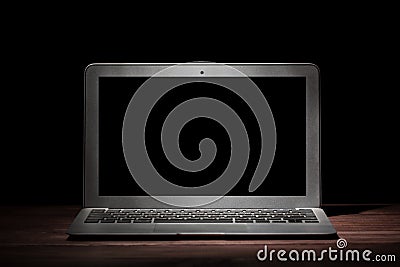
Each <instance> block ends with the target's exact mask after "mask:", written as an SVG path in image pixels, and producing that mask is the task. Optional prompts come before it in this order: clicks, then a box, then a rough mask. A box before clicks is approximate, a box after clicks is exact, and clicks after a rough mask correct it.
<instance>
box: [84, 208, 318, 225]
mask: <svg viewBox="0 0 400 267" xmlns="http://www.w3.org/2000/svg"><path fill="white" fill-rule="evenodd" d="M318 222H319V221H318V218H317V217H316V216H315V214H314V212H313V210H312V209H92V210H91V212H90V213H89V215H88V216H87V218H86V220H85V223H318Z"/></svg>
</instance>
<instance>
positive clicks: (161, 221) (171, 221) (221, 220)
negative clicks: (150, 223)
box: [154, 219, 232, 223]
mask: <svg viewBox="0 0 400 267" xmlns="http://www.w3.org/2000/svg"><path fill="white" fill-rule="evenodd" d="M154 223H232V220H225V219H219V220H207V219H203V220H190V219H189V220H174V219H170V220H164V219H162V220H159V219H154Z"/></svg>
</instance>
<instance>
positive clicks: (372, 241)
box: [0, 205, 400, 267]
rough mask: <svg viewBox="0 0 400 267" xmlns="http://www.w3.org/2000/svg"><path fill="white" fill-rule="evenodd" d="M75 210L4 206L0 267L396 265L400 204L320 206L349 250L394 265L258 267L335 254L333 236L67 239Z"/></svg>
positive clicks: (399, 256)
mask: <svg viewBox="0 0 400 267" xmlns="http://www.w3.org/2000/svg"><path fill="white" fill-rule="evenodd" d="M79 209H80V208H79V207H77V206H7V207H1V208H0V212H1V215H0V218H1V219H0V266H132V267H134V266H135V267H136V266H271V265H272V266H281V265H283V264H292V265H295V266H319V265H321V264H323V265H324V266H354V265H360V266H379V265H382V266H398V263H399V261H400V205H358V206H357V205H329V206H324V209H325V211H326V212H327V214H328V216H329V218H330V220H331V221H332V223H333V225H334V226H335V228H336V229H337V231H338V237H337V238H344V239H346V240H347V244H348V246H347V248H346V249H360V250H361V251H362V250H365V249H369V250H372V251H373V255H376V254H382V255H395V257H396V262H376V261H375V262H351V261H348V262H340V261H329V260H328V259H326V260H324V261H323V262H286V263H283V262H279V261H278V260H277V259H276V258H275V259H274V261H272V262H270V261H265V262H260V261H258V260H257V257H256V253H257V251H258V250H260V249H262V248H263V247H264V245H268V248H269V249H275V250H279V249H285V250H287V251H290V250H292V249H298V250H300V251H301V250H305V249H314V250H317V251H320V250H323V249H328V247H329V246H331V247H332V248H335V249H337V246H336V241H337V240H336V238H334V239H307V237H306V238H301V239H290V238H289V239H288V238H285V239H279V238H273V239H271V238H269V237H266V238H264V239H261V238H260V237H257V239H254V238H246V239H245V238H243V237H236V238H229V237H185V238H184V239H183V238H168V239H166V238H161V237H152V238H148V237H147V238H146V237H142V238H140V239H139V238H134V239H132V238H129V239H119V240H105V239H102V240H101V239H97V240H93V239H92V240H70V239H68V235H66V234H65V232H66V230H67V228H68V226H69V225H70V223H71V222H72V220H73V219H74V216H75V215H76V214H77V213H78V211H79Z"/></svg>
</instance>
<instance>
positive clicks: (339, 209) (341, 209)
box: [322, 204, 391, 217]
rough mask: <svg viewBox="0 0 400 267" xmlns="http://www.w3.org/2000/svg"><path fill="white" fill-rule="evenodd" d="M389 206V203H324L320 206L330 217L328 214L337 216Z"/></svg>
mask: <svg viewBox="0 0 400 267" xmlns="http://www.w3.org/2000/svg"><path fill="white" fill-rule="evenodd" d="M390 206H391V205H389V204H381V205H379V204H368V205H363V204H355V205H349V204H343V205H338V204H325V205H322V208H323V209H324V211H325V213H326V215H327V216H328V217H330V216H338V215H350V214H358V213H361V212H366V211H370V210H376V209H383V208H387V207H390Z"/></svg>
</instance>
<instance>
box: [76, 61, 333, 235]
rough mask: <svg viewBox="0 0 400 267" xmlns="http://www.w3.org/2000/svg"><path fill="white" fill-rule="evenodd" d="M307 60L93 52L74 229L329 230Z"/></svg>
mask: <svg viewBox="0 0 400 267" xmlns="http://www.w3.org/2000/svg"><path fill="white" fill-rule="evenodd" d="M319 105H320V104H319V70H318V68H317V67H316V66H315V65H313V64H217V63H185V64H91V65H89V66H88V67H87V68H86V70H85V134H84V138H85V139H84V140H85V144H84V146H85V149H84V151H85V152H84V203H83V209H82V210H81V211H80V212H79V214H78V215H77V216H76V218H75V220H74V221H73V223H72V225H71V226H70V228H69V229H68V234H69V235H74V236H92V235H93V236H94V235H133V236H134V235H201V234H204V235H333V234H335V233H336V231H335V229H334V228H333V226H332V225H331V223H330V222H329V219H328V218H327V216H326V215H325V213H324V211H323V210H322V209H321V208H320V195H321V190H320V112H319Z"/></svg>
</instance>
